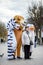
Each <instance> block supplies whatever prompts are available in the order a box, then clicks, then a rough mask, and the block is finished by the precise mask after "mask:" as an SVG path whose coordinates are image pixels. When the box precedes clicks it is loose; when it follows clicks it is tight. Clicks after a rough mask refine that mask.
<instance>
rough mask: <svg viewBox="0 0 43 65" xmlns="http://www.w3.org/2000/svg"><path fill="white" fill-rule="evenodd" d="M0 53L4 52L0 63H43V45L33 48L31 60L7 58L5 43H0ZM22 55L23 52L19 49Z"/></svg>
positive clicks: (33, 64) (2, 64) (10, 64)
mask: <svg viewBox="0 0 43 65" xmlns="http://www.w3.org/2000/svg"><path fill="white" fill-rule="evenodd" d="M0 53H4V56H3V57H2V58H0V65H43V46H42V45H41V46H39V45H38V46H37V47H36V48H35V49H34V52H33V54H32V59H31V60H24V59H22V60H18V59H16V60H10V61H9V60H7V44H6V43H5V44H0ZM21 56H22V57H23V52H22V51H21Z"/></svg>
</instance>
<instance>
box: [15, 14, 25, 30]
mask: <svg viewBox="0 0 43 65" xmlns="http://www.w3.org/2000/svg"><path fill="white" fill-rule="evenodd" d="M14 20H16V24H19V25H20V27H19V29H22V28H23V23H24V17H23V16H20V15H16V16H14Z"/></svg>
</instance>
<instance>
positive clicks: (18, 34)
mask: <svg viewBox="0 0 43 65" xmlns="http://www.w3.org/2000/svg"><path fill="white" fill-rule="evenodd" d="M14 20H16V27H15V29H14V34H15V37H16V40H17V49H16V53H15V56H16V55H17V58H18V59H21V57H20V50H21V45H22V41H21V37H22V29H23V25H22V24H23V23H24V17H22V16H20V15H16V16H15V17H14Z"/></svg>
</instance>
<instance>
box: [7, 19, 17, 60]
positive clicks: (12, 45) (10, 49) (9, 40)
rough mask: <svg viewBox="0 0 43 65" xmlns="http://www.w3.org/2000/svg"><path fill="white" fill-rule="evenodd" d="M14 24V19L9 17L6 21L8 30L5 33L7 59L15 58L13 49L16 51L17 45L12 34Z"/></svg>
mask: <svg viewBox="0 0 43 65" xmlns="http://www.w3.org/2000/svg"><path fill="white" fill-rule="evenodd" d="M15 26H16V23H15V20H13V19H11V20H10V21H9V22H8V23H7V30H8V35H7V37H8V38H7V45H8V51H7V52H8V59H9V60H11V59H15V55H14V53H15V51H16V46H17V42H16V37H15V34H14V31H13V30H14V28H15Z"/></svg>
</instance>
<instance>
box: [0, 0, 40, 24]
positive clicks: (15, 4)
mask: <svg viewBox="0 0 43 65" xmlns="http://www.w3.org/2000/svg"><path fill="white" fill-rule="evenodd" d="M32 1H35V2H38V1H40V0H0V21H2V22H4V23H6V22H8V21H9V20H10V19H11V18H13V17H14V16H15V15H21V16H23V17H24V18H27V17H28V14H27V10H28V6H31V2H32Z"/></svg>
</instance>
